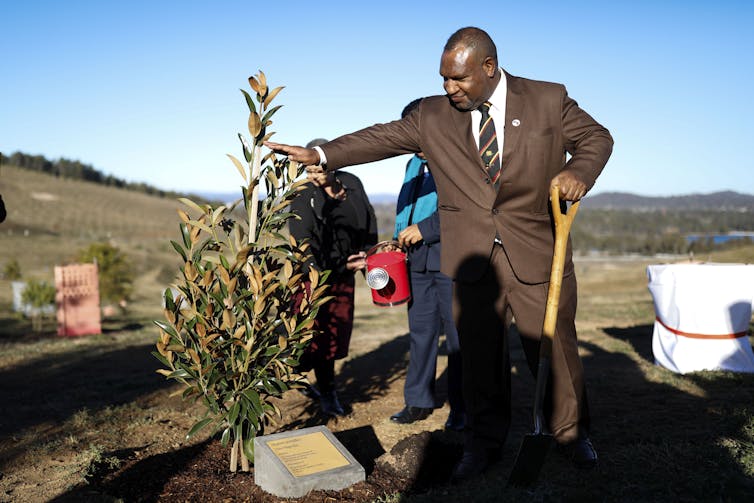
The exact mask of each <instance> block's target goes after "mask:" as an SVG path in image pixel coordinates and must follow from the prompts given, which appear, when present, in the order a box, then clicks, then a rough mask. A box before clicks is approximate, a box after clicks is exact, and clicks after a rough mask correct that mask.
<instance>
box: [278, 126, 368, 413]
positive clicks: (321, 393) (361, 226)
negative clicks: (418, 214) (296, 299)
mask: <svg viewBox="0 0 754 503" xmlns="http://www.w3.org/2000/svg"><path fill="white" fill-rule="evenodd" d="M325 142H326V140H323V139H317V140H312V141H311V142H309V146H310V147H313V146H315V145H321V144H322V143H325ZM306 175H307V177H308V179H309V183H308V184H307V185H306V186H305V188H304V189H303V190H302V191H301V192H299V193H298V195H297V196H296V197H295V199H294V200H293V202H292V203H291V210H292V211H293V213H295V214H296V215H297V217H298V218H294V219H291V221H290V224H289V226H290V232H291V235H292V236H293V237H295V238H296V240H297V241H299V242H300V241H302V240H307V241H308V242H309V245H310V248H309V252H310V258H309V266H310V267H314V268H315V269H317V270H319V271H324V270H330V271H332V272H331V273H330V276H329V278H328V280H327V283H328V285H329V291H328V292H327V295H331V296H333V298H332V299H331V300H329V301H328V302H327V303H326V304H325V305H323V306H322V307H320V309H319V313H318V314H317V319H316V321H315V323H316V324H315V327H316V329H317V334H316V335H315V336H314V337H313V338H312V341H311V344H310V345H309V347H308V348H307V351H306V353H305V354H304V356H303V357H302V358H301V363H300V370H302V371H308V370H311V369H313V370H314V375H315V377H316V379H317V388H318V389H315V388H310V389H309V390H310V393H311V394H313V395H314V396H318V397H319V401H320V406H321V408H322V412H324V413H325V414H327V415H330V416H341V415H344V414H345V411H344V410H343V407H342V405H341V404H340V401H339V400H338V396H337V393H336V389H335V388H336V386H335V360H338V359H341V358H345V357H346V356H347V355H348V345H349V343H350V340H351V331H352V329H353V311H354V302H353V299H354V284H355V279H354V274H355V272H356V271H359V270H361V271H363V270H365V269H366V251H367V250H369V248H371V247H372V246H374V245H375V244H377V219H376V218H375V215H374V209H373V208H372V205H371V204H370V202H369V198H368V197H367V194H366V192H365V191H364V186H363V185H362V183H361V180H359V179H358V178H357V177H356V176H355V175H352V174H351V173H347V172H345V171H339V172H338V173H335V172H332V171H330V172H325V171H324V170H323V169H322V167H321V166H307V168H306Z"/></svg>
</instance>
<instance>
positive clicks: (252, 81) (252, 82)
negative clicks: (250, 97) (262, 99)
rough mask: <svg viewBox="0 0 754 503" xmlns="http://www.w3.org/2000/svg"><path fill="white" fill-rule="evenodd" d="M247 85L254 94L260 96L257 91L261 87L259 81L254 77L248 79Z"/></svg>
mask: <svg viewBox="0 0 754 503" xmlns="http://www.w3.org/2000/svg"><path fill="white" fill-rule="evenodd" d="M249 85H250V86H251V88H252V89H253V90H254V92H255V93H257V94H261V93H260V92H259V90H260V89H261V88H262V87H261V86H260V85H259V81H258V80H257V79H256V78H255V77H249Z"/></svg>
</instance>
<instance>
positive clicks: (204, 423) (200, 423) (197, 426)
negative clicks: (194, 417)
mask: <svg viewBox="0 0 754 503" xmlns="http://www.w3.org/2000/svg"><path fill="white" fill-rule="evenodd" d="M213 419H214V418H211V417H205V418H204V419H202V420H201V421H197V422H196V423H194V426H192V427H191V429H190V430H189V432H188V433H187V434H186V438H191V437H193V436H194V435H195V434H196V433H197V432H198V431H199V430H201V429H202V428H204V427H205V426H207V425H208V424H209V423H211V422H212V421H213Z"/></svg>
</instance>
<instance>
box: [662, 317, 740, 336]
mask: <svg viewBox="0 0 754 503" xmlns="http://www.w3.org/2000/svg"><path fill="white" fill-rule="evenodd" d="M655 320H656V321H657V323H659V324H660V325H662V326H663V327H665V328H667V329H668V330H670V331H671V332H673V333H674V334H676V335H680V336H681V337H689V338H691V339H738V338H739V337H744V336H745V335H746V334H747V333H748V331H747V330H744V331H743V332H736V333H734V334H721V335H710V334H692V333H689V332H682V331H680V330H676V329H675V328H670V327H669V326H667V325H666V324H665V323H663V322H662V320H661V319H660V318H659V317H655Z"/></svg>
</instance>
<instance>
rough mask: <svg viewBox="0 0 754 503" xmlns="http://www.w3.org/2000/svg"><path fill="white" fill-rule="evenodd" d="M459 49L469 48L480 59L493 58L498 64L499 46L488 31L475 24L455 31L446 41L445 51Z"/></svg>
mask: <svg viewBox="0 0 754 503" xmlns="http://www.w3.org/2000/svg"><path fill="white" fill-rule="evenodd" d="M457 49H468V50H469V52H470V53H471V54H473V55H474V56H475V57H477V58H479V59H480V60H482V61H483V60H484V59H486V58H492V60H493V61H494V63H495V66H497V64H498V63H497V47H495V42H493V41H492V39H491V38H490V36H489V35H488V34H487V32H486V31H484V30H481V29H479V28H475V27H473V26H467V27H466V28H461V29H460V30H458V31H456V32H455V33H453V34H452V35H451V36H450V38H449V39H448V41H447V42H446V43H445V47H444V48H443V52H452V51H455V50H457Z"/></svg>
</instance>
